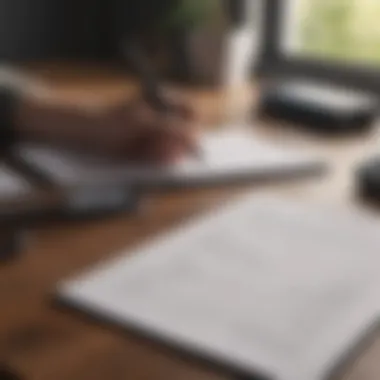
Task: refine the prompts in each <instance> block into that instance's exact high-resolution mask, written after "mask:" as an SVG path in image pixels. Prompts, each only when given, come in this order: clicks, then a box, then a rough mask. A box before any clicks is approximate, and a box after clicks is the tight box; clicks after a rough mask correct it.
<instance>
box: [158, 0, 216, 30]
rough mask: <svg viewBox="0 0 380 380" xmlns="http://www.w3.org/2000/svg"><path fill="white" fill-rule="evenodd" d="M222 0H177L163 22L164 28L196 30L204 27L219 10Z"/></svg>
mask: <svg viewBox="0 0 380 380" xmlns="http://www.w3.org/2000/svg"><path fill="white" fill-rule="evenodd" d="M219 3H220V0H177V2H176V5H173V7H172V9H171V10H170V11H169V12H168V14H167V17H165V18H164V20H163V23H162V25H163V28H165V29H168V30H170V29H171V30H173V29H194V28H197V27H199V26H201V25H203V24H204V23H205V22H206V21H207V20H208V19H209V18H210V17H211V16H212V14H213V13H214V12H215V11H216V10H217V9H218V4H219Z"/></svg>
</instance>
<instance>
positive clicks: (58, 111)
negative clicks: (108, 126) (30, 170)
mask: <svg viewBox="0 0 380 380" xmlns="http://www.w3.org/2000/svg"><path fill="white" fill-rule="evenodd" d="M94 119H95V118H94V117H93V116H92V114H91V113H90V112H86V110H85V109H84V108H80V109H79V108H74V107H70V106H65V105H63V104H56V103H53V102H47V101H41V100H37V99H35V98H33V97H21V98H20V99H19V101H18V104H17V107H16V108H15V113H14V128H15V129H16V133H17V136H18V137H19V138H20V139H22V140H27V141H39V142H47V143H50V144H57V145H58V144H59V145H74V144H75V145H79V146H80V144H82V143H83V142H84V140H88V133H89V132H90V129H91V124H92V123H94V121H95V120H94Z"/></svg>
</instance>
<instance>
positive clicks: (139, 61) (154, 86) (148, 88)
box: [124, 43, 201, 158]
mask: <svg viewBox="0 0 380 380" xmlns="http://www.w3.org/2000/svg"><path fill="white" fill-rule="evenodd" d="M125 46H126V48H125V51H124V54H125V58H126V59H127V61H128V62H129V63H130V64H131V65H132V67H133V69H134V70H135V71H136V72H137V73H138V75H139V78H140V81H141V87H142V92H143V96H144V98H145V100H146V101H147V102H148V103H149V104H150V105H151V106H152V107H153V108H154V109H155V110H157V111H158V112H160V113H162V114H169V115H170V113H171V112H175V109H174V107H172V106H171V105H170V104H168V102H167V101H166V99H165V96H164V94H163V89H162V86H160V83H159V80H158V78H157V75H155V73H154V70H153V68H152V66H151V65H150V64H149V63H148V61H147V59H146V58H145V55H144V54H143V53H142V50H141V48H139V47H138V46H137V45H136V44H135V43H129V44H126V45H125ZM183 141H184V143H185V144H186V148H187V149H188V150H189V151H190V153H191V154H193V155H194V156H195V157H197V158H200V157H201V152H200V149H199V148H198V147H196V146H195V145H193V144H191V143H189V142H187V141H186V140H183Z"/></svg>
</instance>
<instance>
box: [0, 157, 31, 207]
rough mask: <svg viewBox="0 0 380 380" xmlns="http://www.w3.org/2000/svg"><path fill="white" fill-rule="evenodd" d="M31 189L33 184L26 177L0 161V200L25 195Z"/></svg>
mask: <svg viewBox="0 0 380 380" xmlns="http://www.w3.org/2000/svg"><path fill="white" fill-rule="evenodd" d="M31 191H32V186H31V185H30V183H29V182H28V181H27V180H26V179H25V178H24V177H22V176H21V175H19V174H18V173H16V172H15V171H13V170H12V169H11V168H10V167H9V166H7V165H5V164H3V163H0V201H3V200H7V199H10V198H17V197H20V196H24V195H27V194H29V193H30V192H31Z"/></svg>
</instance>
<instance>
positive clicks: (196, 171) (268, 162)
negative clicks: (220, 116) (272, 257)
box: [16, 131, 322, 186]
mask: <svg viewBox="0 0 380 380" xmlns="http://www.w3.org/2000/svg"><path fill="white" fill-rule="evenodd" d="M200 152H201V155H202V157H201V158H194V157H192V158H186V159H184V160H183V161H182V162H179V163H178V164H176V165H174V166H172V167H168V168H154V167H146V166H145V167H142V166H139V167H136V166H131V165H130V164H128V163H111V162H109V161H107V160H105V159H101V158H95V157H92V156H91V157H90V156H84V155H78V154H74V153H72V152H68V151H62V150H61V151H59V150H56V149H53V148H48V147H41V146H32V145H22V146H19V147H18V148H17V150H16V154H18V155H19V156H20V157H21V158H23V159H24V160H25V161H26V162H28V163H29V164H31V165H33V166H34V167H36V168H38V169H39V170H40V171H41V172H42V173H44V174H45V175H47V176H48V177H49V178H51V179H52V180H53V181H54V182H55V183H58V184H60V185H64V186H65V185H72V184H77V183H79V182H85V181H88V182H93V181H127V182H142V183H144V184H145V183H146V184H153V185H154V184H157V183H164V184H167V183H169V184H171V183H173V184H178V183H179V184H181V183H183V184H187V183H191V182H197V181H204V180H210V181H212V180H220V179H224V180H226V181H229V180H230V179H231V178H234V177H239V176H247V177H249V178H252V179H255V176H260V175H262V174H269V175H271V174H272V175H281V174H282V173H281V172H282V171H290V172H292V173H293V172H295V173H297V172H298V171H307V170H308V169H310V171H313V170H314V169H316V168H319V167H320V166H322V164H321V160H320V159H316V158H314V157H310V156H308V155H303V154H299V153H294V152H289V151H287V150H284V149H282V148H278V147H276V146H272V145H269V144H267V143H264V142H259V141H257V140H254V138H253V134H252V133H249V132H248V131H220V132H213V133H209V134H205V135H204V136H203V138H202V139H201V142H200Z"/></svg>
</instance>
